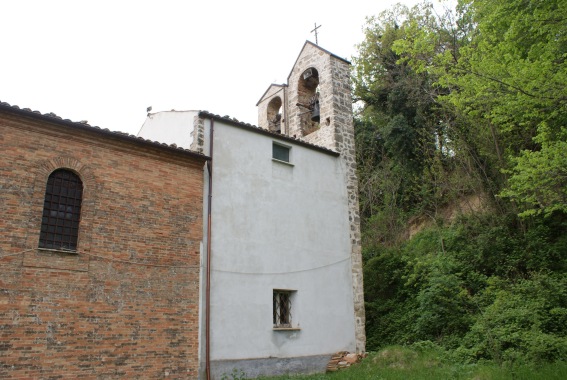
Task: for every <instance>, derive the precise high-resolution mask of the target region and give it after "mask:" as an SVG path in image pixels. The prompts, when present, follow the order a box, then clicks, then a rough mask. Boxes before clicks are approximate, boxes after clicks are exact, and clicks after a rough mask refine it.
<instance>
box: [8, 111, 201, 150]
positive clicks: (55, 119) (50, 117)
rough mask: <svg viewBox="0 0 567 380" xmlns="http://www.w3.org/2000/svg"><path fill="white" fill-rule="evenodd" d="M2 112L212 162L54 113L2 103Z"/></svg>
mask: <svg viewBox="0 0 567 380" xmlns="http://www.w3.org/2000/svg"><path fill="white" fill-rule="evenodd" d="M1 110H3V111H6V112H10V113H15V114H18V115H22V116H26V117H31V118H34V119H38V120H44V121H49V122H51V123H55V124H59V125H63V126H66V127H72V128H78V129H79V130H83V131H88V132H94V133H99V134H101V135H105V136H108V137H113V138H116V139H118V140H123V141H129V142H133V143H136V144H141V145H145V146H150V147H153V148H158V149H163V150H166V151H169V152H175V153H181V154H185V155H189V156H192V157H195V158H199V159H202V160H210V157H208V156H205V155H204V154H201V153H198V152H195V151H192V150H189V149H185V148H182V147H178V146H177V145H175V144H171V145H170V144H166V143H161V142H158V141H152V140H147V139H144V138H143V137H138V136H135V135H131V134H129V133H126V132H119V131H111V130H109V129H107V128H104V129H102V128H100V127H97V126H92V125H90V124H88V123H87V122H86V121H80V122H76V121H71V120H69V119H63V118H62V117H61V116H58V115H56V114H54V113H53V112H50V113H46V114H42V113H41V112H39V111H32V110H31V109H30V108H20V107H18V106H17V105H11V104H9V103H6V102H2V101H0V111H1Z"/></svg>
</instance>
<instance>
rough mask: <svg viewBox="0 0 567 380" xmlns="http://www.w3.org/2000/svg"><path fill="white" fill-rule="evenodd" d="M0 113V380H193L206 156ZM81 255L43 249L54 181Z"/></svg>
mask: <svg viewBox="0 0 567 380" xmlns="http://www.w3.org/2000/svg"><path fill="white" fill-rule="evenodd" d="M126 140H127V139H122V138H118V137H117V138H113V137H111V136H109V135H108V133H101V132H98V131H96V130H94V131H92V132H91V131H85V130H81V129H80V128H72V126H67V125H62V124H61V123H57V122H50V121H48V120H43V119H41V118H33V117H30V118H27V117H25V116H22V115H20V114H13V113H9V112H7V113H4V112H0V146H1V147H2V149H0V205H1V209H2V213H3V215H2V218H0V378H11V379H24V378H26V379H30V378H34V379H35V378H44V379H56V378H78V377H82V378H100V379H107V378H165V377H167V378H196V377H197V374H198V306H199V264H200V243H201V241H202V231H203V228H202V204H203V195H202V194H203V164H204V160H203V159H199V158H196V157H193V156H191V155H189V154H187V153H185V152H179V153H176V152H173V151H170V150H168V149H162V148H159V147H151V146H149V145H148V144H141V143H136V142H135V141H134V142H131V141H126ZM61 167H62V168H68V169H71V170H73V171H75V172H76V173H77V174H79V176H80V177H81V179H82V181H83V185H84V192H83V203H82V211H81V223H80V231H79V242H78V251H79V252H78V253H65V252H60V251H47V250H38V249H37V246H38V238H39V229H40V225H41V213H42V208H43V197H44V192H45V185H46V181H47V177H48V176H49V174H50V173H51V172H52V171H53V170H54V169H56V168H61Z"/></svg>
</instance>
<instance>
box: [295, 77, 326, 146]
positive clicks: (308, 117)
mask: <svg viewBox="0 0 567 380" xmlns="http://www.w3.org/2000/svg"><path fill="white" fill-rule="evenodd" d="M318 87H319V72H318V71H317V69H315V68H314V67H311V68H309V69H307V70H305V71H304V72H303V74H301V76H300V77H299V82H298V83H297V99H298V103H297V104H298V105H299V106H300V107H301V108H302V112H301V113H300V128H301V131H302V133H303V136H306V135H308V134H310V133H311V132H314V131H315V130H317V129H318V128H319V120H320V106H319V90H318Z"/></svg>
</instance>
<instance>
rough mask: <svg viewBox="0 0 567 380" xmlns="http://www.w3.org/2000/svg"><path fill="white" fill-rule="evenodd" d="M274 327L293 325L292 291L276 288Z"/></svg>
mask: <svg viewBox="0 0 567 380" xmlns="http://www.w3.org/2000/svg"><path fill="white" fill-rule="evenodd" d="M273 301H274V308H273V316H274V318H273V322H274V327H291V292H289V291H281V290H274V297H273Z"/></svg>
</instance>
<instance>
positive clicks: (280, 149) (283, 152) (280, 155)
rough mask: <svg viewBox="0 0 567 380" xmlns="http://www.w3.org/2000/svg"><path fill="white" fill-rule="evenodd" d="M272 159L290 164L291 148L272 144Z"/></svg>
mask: <svg viewBox="0 0 567 380" xmlns="http://www.w3.org/2000/svg"><path fill="white" fill-rule="evenodd" d="M272 157H273V158H275V159H276V160H280V161H285V162H289V147H287V146H283V145H278V144H275V143H274V144H272Z"/></svg>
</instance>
